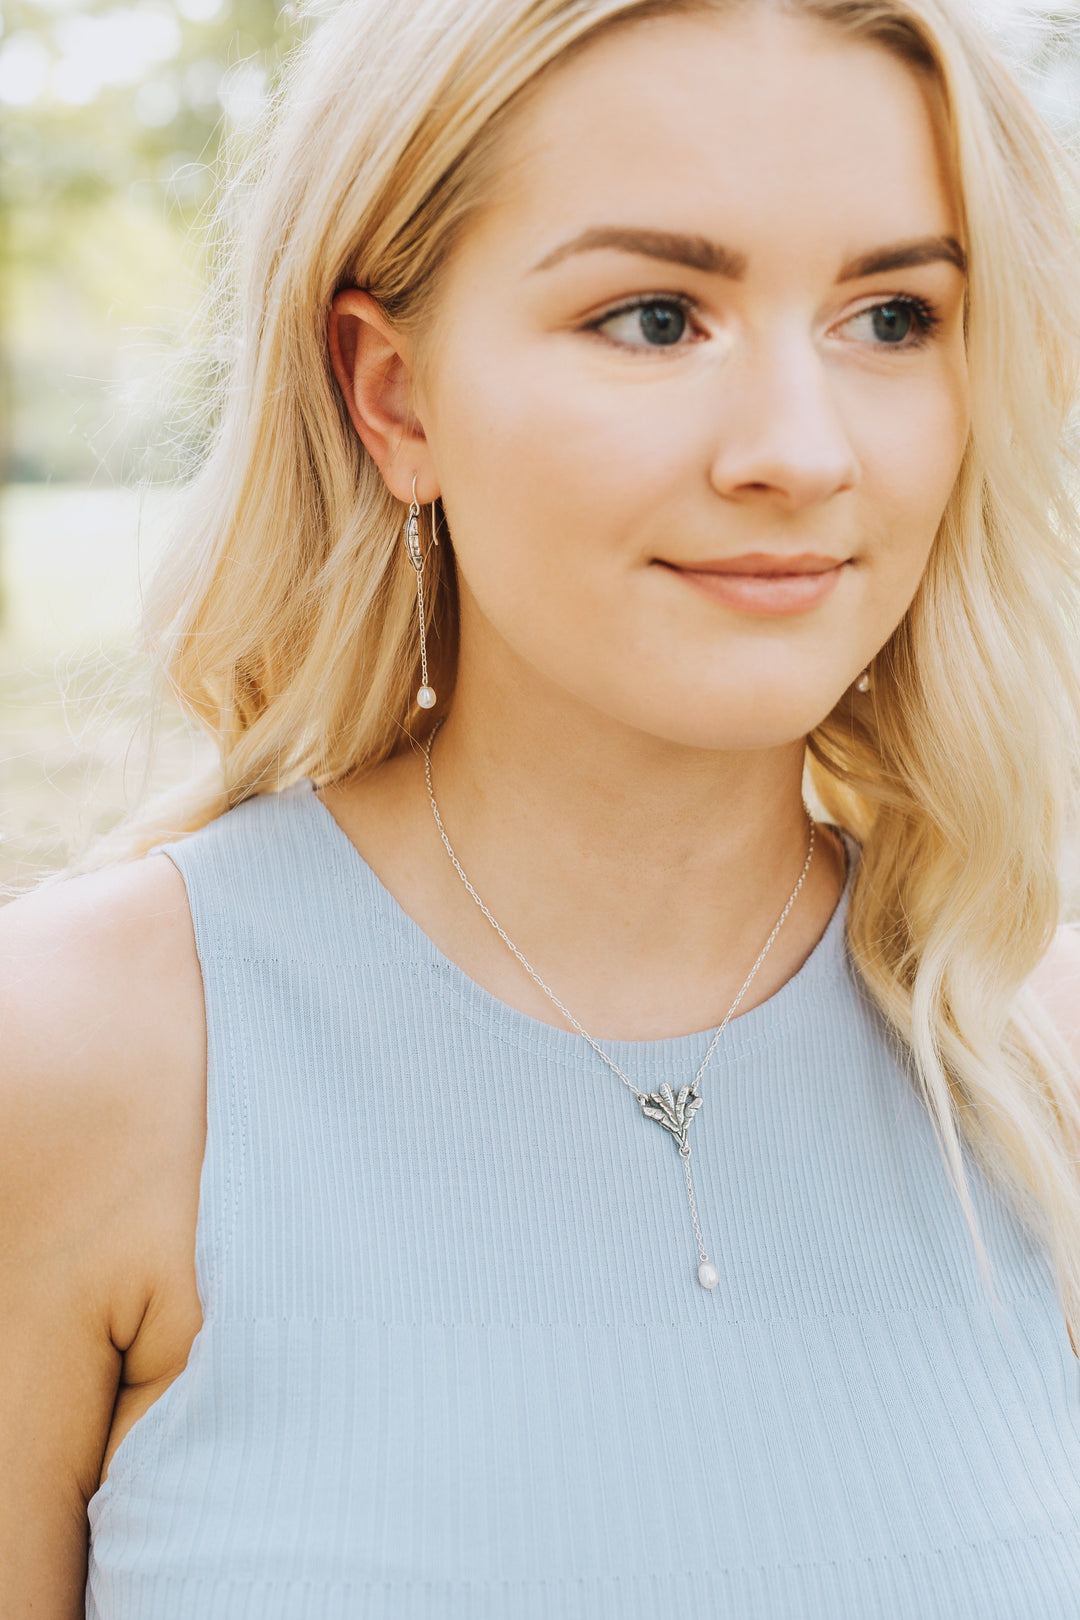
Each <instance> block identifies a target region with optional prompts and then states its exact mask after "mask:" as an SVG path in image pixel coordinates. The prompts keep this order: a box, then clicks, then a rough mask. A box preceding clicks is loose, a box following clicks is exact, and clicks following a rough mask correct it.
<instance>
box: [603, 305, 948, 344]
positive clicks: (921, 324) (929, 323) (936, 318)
mask: <svg viewBox="0 0 1080 1620" xmlns="http://www.w3.org/2000/svg"><path fill="white" fill-rule="evenodd" d="M653 304H667V305H670V306H671V307H673V308H675V309H681V310H682V312H683V314H684V315H686V316H687V317H688V318H692V317H693V316H694V315H695V314H696V313H697V305H696V304H695V302H694V300H693V299H692V298H686V297H684V296H683V295H681V294H678V293H663V294H658V293H651V294H648V295H646V296H643V297H640V298H632V299H630V300H629V301H628V302H627V303H625V304H618V305H617V306H616V307H615V308H614V309H608V310H605V311H604V313H603V314H602V315H599V316H597V317H596V318H595V319H594V320H591V321H588V322H587V323H586V326H585V328H584V329H585V331H587V332H600V329H601V327H603V326H605V325H606V324H607V322H608V321H613V320H614V319H615V317H616V316H617V315H629V314H632V313H633V311H634V310H635V309H648V308H649V307H650V306H651V305H653ZM890 304H891V305H896V304H902V305H903V306H904V308H905V309H910V310H911V311H912V312H913V314H914V315H915V319H916V321H917V323H918V328H917V335H916V336H915V338H914V340H913V341H911V342H905V343H901V344H895V345H890V344H887V343H881V344H877V345H875V346H876V347H878V348H882V349H887V348H890V347H894V348H897V349H900V350H905V349H919V348H921V347H922V346H923V344H924V343H927V342H929V340H930V339H931V338H932V337H933V335H934V333H935V332H936V331H937V329H938V327H939V326H940V325H941V316H940V315H939V314H938V312H937V310H936V309H935V307H934V305H933V304H931V303H930V302H929V301H928V300H927V299H925V298H920V297H918V296H917V295H916V294H914V293H897V294H896V296H895V297H893V298H883V299H881V300H880V301H879V302H878V303H876V304H868V305H867V306H866V308H865V309H860V310H857V311H856V313H855V314H854V315H849V316H848V320H849V321H854V320H858V318H859V316H860V315H870V314H872V313H873V311H874V310H875V309H883V308H886V307H887V306H889V305H890ZM844 324H845V325H846V324H847V323H846V322H845V323H844ZM607 341H608V342H610V343H614V344H615V345H616V347H617V348H622V349H631V350H635V351H636V350H638V348H639V346H638V345H637V344H631V343H620V342H619V340H618V339H617V338H609V339H608V340H607ZM671 347H672V348H674V347H676V345H674V344H672V345H671ZM678 347H684V345H681V344H680V345H678ZM640 348H641V351H642V352H645V351H648V350H652V351H653V352H656V351H657V350H659V351H660V352H663V348H664V345H662V344H643V345H641V346H640Z"/></svg>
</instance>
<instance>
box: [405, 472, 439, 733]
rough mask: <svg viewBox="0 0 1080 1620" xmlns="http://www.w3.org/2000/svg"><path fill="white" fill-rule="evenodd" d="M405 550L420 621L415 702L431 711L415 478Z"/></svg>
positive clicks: (434, 532) (434, 698) (432, 695)
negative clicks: (410, 568)
mask: <svg viewBox="0 0 1080 1620" xmlns="http://www.w3.org/2000/svg"><path fill="white" fill-rule="evenodd" d="M431 538H432V540H433V541H434V542H435V544H436V545H438V543H439V535H438V531H437V529H436V527H435V502H434V501H432V503H431ZM405 550H406V551H407V552H408V553H409V561H410V562H411V563H412V565H413V567H414V568H415V569H416V611H417V616H418V618H419V621H420V689H419V691H418V692H417V694H416V701H417V703H418V704H419V705H420V707H421V708H422V709H433V708H434V707H435V705H436V703H437V702H438V701H439V700H438V698H437V696H436V694H435V690H434V688H433V687H431V686H429V685H428V667H427V632H426V630H425V628H424V554H423V552H422V551H421V550H420V506H419V503H418V501H417V499H416V479H415V478H414V479H413V481H412V500H411V501H410V502H409V516H408V521H407V522H406V524H405Z"/></svg>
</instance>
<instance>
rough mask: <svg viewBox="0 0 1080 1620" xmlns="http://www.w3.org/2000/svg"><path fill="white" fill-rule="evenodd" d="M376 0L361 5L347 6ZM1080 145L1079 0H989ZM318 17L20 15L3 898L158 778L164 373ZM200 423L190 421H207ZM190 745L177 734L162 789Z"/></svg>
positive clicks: (3, 273)
mask: <svg viewBox="0 0 1080 1620" xmlns="http://www.w3.org/2000/svg"><path fill="white" fill-rule="evenodd" d="M346 3H354V4H363V3H364V0H346ZM975 9H976V10H977V11H979V12H980V13H981V15H982V16H983V17H984V18H985V20H986V21H987V23H988V24H989V25H990V26H991V27H992V28H993V29H994V30H995V32H996V33H997V34H998V35H999V37H1000V39H1001V41H1002V43H1003V45H1004V48H1005V50H1006V52H1007V54H1008V57H1009V60H1010V62H1011V63H1012V65H1013V67H1014V70H1015V71H1016V73H1017V75H1018V76H1019V77H1020V78H1021V80H1022V81H1023V82H1024V83H1025V84H1026V85H1027V86H1028V88H1029V90H1030V92H1031V94H1032V95H1033V96H1034V97H1035V99H1036V101H1037V102H1038V103H1039V105H1040V106H1041V108H1042V109H1043V111H1044V113H1045V114H1046V116H1047V118H1048V119H1049V121H1050V122H1051V124H1052V125H1053V126H1054V128H1055V129H1056V130H1057V131H1058V133H1059V134H1060V135H1061V137H1062V138H1063V139H1064V141H1065V142H1066V144H1067V145H1069V146H1070V147H1071V148H1072V149H1073V150H1076V148H1077V146H1078V145H1080V0H1059V3H1058V4H1056V5H1054V4H1049V3H1045V0H978V3H977V4H976V7H975ZM305 26H306V24H305V22H304V20H303V17H302V15H301V14H300V13H299V10H298V8H296V7H294V6H292V5H285V6H280V5H278V4H276V3H275V0H138V3H137V4H134V5H120V6H118V5H111V4H104V3H99V0H5V4H4V10H3V18H2V29H3V31H2V34H0V160H2V163H3V172H2V182H0V482H2V490H0V888H3V889H6V890H8V891H9V892H10V891H11V890H12V889H15V888H23V887H26V886H27V885H29V884H30V883H32V882H33V881H35V880H36V879H37V878H38V877H40V876H41V875H43V874H45V873H47V872H49V871H54V870H56V869H58V868H60V867H62V866H63V865H64V864H65V862H66V861H67V860H68V859H69V858H70V857H71V856H72V855H73V854H74V853H76V852H77V851H78V849H79V848H80V847H82V846H84V845H85V843H86V842H87V841H88V840H89V839H90V838H91V836H92V835H93V834H94V833H95V832H96V831H98V830H102V829H104V828H106V827H108V826H110V825H111V824H112V823H114V822H115V821H116V820H117V819H118V818H119V816H120V815H121V814H122V813H123V811H124V809H125V808H126V806H127V804H128V803H129V802H130V800H131V799H132V797H133V796H134V795H135V794H137V793H138V792H139V790H140V789H141V788H142V786H143V771H142V758H143V749H142V744H141V741H140V739H139V737H138V735H137V733H138V720H139V711H140V698H139V695H138V689H137V686H134V685H133V684H132V679H131V675H132V668H133V649H134V632H135V626H136V622H137V616H138V606H139V596H140V589H141V582H142V581H143V580H144V579H145V577H146V574H147V572H148V571H149V570H150V569H151V568H152V566H153V562H154V558H155V556H156V554H157V552H158V550H159V548H160V546H161V544H162V537H163V536H164V534H165V533H166V531H167V523H168V510H169V499H170V497H169V494H168V487H167V486H168V482H169V480H170V479H174V478H176V477H177V475H178V474H182V471H183V467H184V463H185V458H189V457H190V455H191V453H192V452H193V451H194V450H196V449H197V444H195V443H194V442H193V436H194V438H196V439H197V434H198V412H197V411H195V412H194V413H192V411H191V407H190V390H191V387H192V380H191V377H190V375H189V376H187V378H186V387H187V390H188V406H187V410H186V413H185V417H184V422H185V426H184V428H183V431H181V430H180V428H179V427H178V424H177V420H176V418H175V416H173V415H171V414H170V412H169V410H168V407H167V403H166V396H167V389H166V388H165V387H163V381H165V380H167V378H168V377H169V375H170V373H171V370H172V369H173V368H174V367H175V364H176V356H177V355H178V353H180V352H182V348H183V344H184V342H185V339H188V340H190V337H191V335H192V331H191V323H192V321H193V319H194V318H195V317H196V314H197V312H198V310H199V308H200V301H201V299H202V297H203V293H204V289H205V281H206V274H207V257H208V251H209V250H208V245H207V244H208V234H207V229H206V220H207V212H206V211H207V206H208V204H209V202H210V200H211V197H212V193H213V190H214V185H215V180H216V177H217V174H218V171H219V162H220V159H221V158H222V156H223V154H225V153H227V152H232V151H234V150H240V149H242V147H243V143H244V141H245V139H246V138H248V137H249V136H250V132H251V131H252V130H253V129H254V128H255V127H256V125H257V123H258V120H259V118H260V116H261V115H262V113H263V111H264V109H265V105H266V101H267V97H268V95H269V94H270V93H271V92H272V89H273V85H274V81H275V76H276V74H277V72H278V69H279V66H280V63H281V61H282V59H283V57H284V56H285V54H286V53H287V51H288V49H289V47H290V45H291V44H292V43H294V42H295V40H296V39H297V38H298V37H299V35H300V34H301V32H302V31H303V28H304V27H305ZM193 424H194V426H193ZM192 746H193V744H192V742H191V741H190V739H189V738H188V737H187V736H186V734H185V733H184V732H183V730H182V729H181V728H180V726H179V725H177V727H176V728H175V730H174V731H172V732H167V733H166V736H165V738H164V743H163V745H162V747H161V749H160V751H159V757H158V759H157V763H156V766H155V772H156V774H155V777H154V780H155V781H156V782H158V783H161V784H164V783H165V782H166V781H167V780H169V779H171V778H172V777H176V776H179V775H180V774H182V772H183V771H184V770H185V769H186V768H187V766H188V763H189V761H190V758H191V749H192Z"/></svg>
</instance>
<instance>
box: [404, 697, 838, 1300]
mask: <svg viewBox="0 0 1080 1620" xmlns="http://www.w3.org/2000/svg"><path fill="white" fill-rule="evenodd" d="M442 724H443V722H442V721H441V720H440V721H439V724H438V725H437V726H436V727H435V728H434V730H433V731H432V733H431V735H430V736H429V737H428V740H427V743H426V744H425V747H424V776H425V778H426V781H427V792H428V800H429V802H430V804H431V813H432V815H433V816H434V817H435V825H436V826H437V827H438V829H439V837H440V838H441V839H442V841H443V845H444V847H445V849H446V853H447V854H448V855H449V857H450V859H451V861H452V862H453V864H454V870H455V871H456V872H457V875H458V877H459V878H460V879H461V881H462V883H463V884H464V885H465V887H466V889H467V890H468V891H469V893H470V894H471V895H472V898H473V900H474V901H475V902H476V904H477V905H478V906H479V908H480V910H481V911H482V912H483V914H484V916H485V917H486V918H487V920H488V922H489V923H490V924H491V926H492V928H494V930H495V932H496V933H497V934H498V936H499V938H500V939H501V940H502V942H503V944H504V945H505V946H506V947H507V949H508V950H509V951H511V952H512V953H513V955H514V956H516V957H517V959H518V961H519V962H520V963H521V965H522V967H523V968H524V969H525V971H526V973H527V974H528V975H529V977H530V979H532V980H533V982H534V983H535V984H537V985H539V987H540V989H541V990H542V991H543V992H544V994H545V996H547V998H548V1000H549V1001H550V1002H552V1004H553V1005H554V1006H556V1007H557V1008H558V1009H559V1011H560V1012H561V1013H562V1015H563V1017H564V1018H565V1019H566V1021H567V1023H568V1024H569V1025H570V1027H571V1029H572V1030H574V1031H575V1033H576V1034H578V1035H580V1036H581V1038H582V1039H583V1040H586V1041H588V1043H589V1045H590V1046H591V1047H592V1049H593V1051H594V1052H595V1053H596V1055H597V1057H599V1058H602V1059H603V1061H604V1062H605V1063H606V1064H607V1066H608V1068H609V1069H610V1070H611V1072H612V1074H615V1075H618V1077H619V1079H620V1080H621V1081H622V1083H623V1085H624V1086H628V1087H629V1088H630V1090H631V1091H632V1092H633V1093H634V1096H635V1097H636V1098H637V1100H638V1103H639V1104H640V1106H641V1112H642V1113H643V1114H644V1115H645V1117H646V1118H647V1119H655V1120H656V1122H657V1124H658V1125H660V1126H662V1127H663V1129H664V1130H665V1131H668V1132H669V1133H670V1134H671V1135H672V1136H673V1137H674V1138H675V1141H676V1142H677V1143H678V1147H679V1156H680V1157H681V1159H682V1166H683V1172H684V1174H685V1176H686V1196H687V1200H688V1202H689V1205H690V1220H691V1222H692V1223H693V1227H694V1237H695V1239H696V1240H697V1249H698V1268H697V1278H698V1282H699V1283H700V1284H701V1286H702V1288H715V1287H716V1285H717V1283H718V1282H719V1281H720V1274H719V1272H718V1271H717V1269H716V1267H715V1266H714V1265H713V1263H712V1261H711V1260H710V1259H709V1253H708V1250H707V1249H706V1247H705V1239H704V1238H703V1237H702V1235H701V1223H700V1221H699V1220H698V1212H697V1200H696V1199H695V1197H694V1182H693V1177H692V1176H691V1173H690V1141H689V1131H690V1121H691V1120H692V1119H693V1117H694V1115H695V1114H696V1113H697V1111H698V1109H699V1108H700V1107H701V1105H702V1103H703V1101H704V1098H703V1097H702V1096H701V1093H700V1092H699V1090H698V1086H699V1084H700V1082H701V1077H702V1075H703V1074H704V1073H705V1070H706V1069H707V1068H708V1066H709V1059H710V1058H711V1057H712V1055H713V1053H714V1052H715V1051H716V1045H717V1042H718V1041H719V1039H720V1037H721V1035H722V1034H723V1033H724V1030H725V1029H726V1027H727V1024H728V1020H729V1019H730V1018H731V1016H732V1014H733V1013H734V1011H735V1009H736V1007H738V1005H739V1003H740V1001H741V1000H742V998H743V996H744V995H745V994H746V992H747V990H748V989H749V988H750V984H751V981H752V980H753V977H754V975H755V973H756V972H757V970H758V968H759V967H760V966H761V964H762V962H763V961H764V960H765V957H766V955H767V953H768V950H769V947H770V945H771V944H772V942H773V940H774V939H775V938H776V936H777V934H778V933H779V932H780V929H781V928H782V927H783V925H784V921H785V919H786V918H787V915H788V912H789V911H790V910H791V908H792V906H793V905H794V904H795V899H796V896H797V895H798V893H799V890H800V889H801V888H802V886H803V881H804V879H805V877H806V874H807V872H808V871H809V870H810V861H811V859H812V857H813V854H814V832H815V823H814V818H813V816H812V815H811V814H810V812H809V810H807V812H806V817H807V820H808V821H809V823H810V847H809V848H808V849H807V851H806V859H805V861H804V862H803V869H802V871H801V872H800V873H799V881H798V883H796V885H795V887H794V888H793V889H792V891H791V894H790V896H789V897H788V902H787V905H786V906H785V907H784V909H783V911H782V912H781V913H780V915H779V917H778V918H777V919H776V923H775V925H774V927H773V931H772V933H771V934H770V935H769V937H768V939H767V940H766V941H765V944H764V945H763V946H762V949H761V953H760V955H759V956H758V959H757V961H756V962H755V963H754V965H753V967H752V968H751V969H750V972H749V973H748V974H747V975H746V978H745V980H744V981H743V986H742V989H741V990H740V991H739V993H738V995H737V996H736V997H735V1000H734V1001H733V1002H732V1003H731V1006H730V1007H729V1008H728V1010H727V1012H726V1013H725V1014H724V1020H723V1023H721V1025H720V1027H719V1028H718V1029H717V1030H716V1032H715V1034H714V1035H713V1037H712V1040H711V1041H710V1042H709V1049H708V1051H707V1052H706V1053H705V1056H704V1057H703V1058H702V1060H701V1062H700V1064H699V1065H698V1071H697V1073H696V1074H695V1076H694V1078H693V1080H692V1081H691V1082H690V1084H689V1085H688V1086H683V1087H682V1088H681V1090H680V1091H679V1094H678V1096H676V1095H675V1093H674V1092H673V1091H672V1088H671V1087H670V1086H669V1085H667V1084H666V1083H665V1084H664V1085H662V1086H661V1087H660V1089H659V1091H649V1092H645V1091H639V1090H638V1088H637V1086H635V1084H634V1082H633V1081H632V1080H631V1079H630V1077H629V1076H628V1075H626V1074H624V1073H623V1071H622V1070H621V1069H620V1068H619V1065H618V1064H617V1063H616V1062H615V1060H614V1058H611V1057H609V1056H608V1054H607V1053H606V1052H605V1051H604V1049H603V1047H602V1046H601V1045H600V1043H599V1042H598V1041H595V1040H594V1039H593V1037H592V1036H591V1035H590V1034H589V1032H588V1030H587V1029H585V1028H583V1026H582V1025H581V1024H580V1023H579V1022H578V1020H577V1019H576V1018H575V1017H574V1015H573V1013H572V1012H571V1011H570V1009H569V1007H567V1006H566V1005H565V1004H564V1003H563V1002H562V1001H560V1000H559V997H558V996H557V995H556V994H555V992H554V990H552V989H551V987H550V985H547V984H545V983H544V981H543V979H542V978H541V977H540V975H539V973H537V971H536V969H535V968H534V967H533V966H532V964H531V963H530V962H528V961H526V959H525V957H524V956H523V955H522V954H521V952H520V951H519V950H518V948H517V946H516V945H515V944H514V942H513V940H512V939H511V938H510V936H509V934H508V933H507V932H506V930H505V929H504V928H503V927H501V925H500V924H499V923H498V922H496V920H495V918H494V917H493V916H492V915H491V912H490V911H489V910H488V908H487V906H485V904H484V902H483V901H482V900H481V898H480V896H479V895H478V894H477V892H476V890H475V889H474V888H473V886H472V884H471V883H470V882H469V879H468V877H467V876H466V874H465V870H464V868H463V867H462V864H461V862H460V861H459V860H458V858H457V856H456V855H455V853H454V846H453V845H452V844H451V842H450V839H449V838H448V837H447V833H446V828H445V827H444V826H443V819H442V816H441V815H440V814H439V806H438V804H437V802H436V799H435V789H434V788H433V787H432V784H431V747H432V744H433V743H434V741H435V737H436V733H437V732H438V731H439V729H440V727H441V726H442ZM804 808H805V806H804Z"/></svg>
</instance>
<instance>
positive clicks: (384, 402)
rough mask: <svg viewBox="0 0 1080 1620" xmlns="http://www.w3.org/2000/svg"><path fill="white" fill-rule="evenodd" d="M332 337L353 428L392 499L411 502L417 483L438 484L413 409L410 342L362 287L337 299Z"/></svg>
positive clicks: (334, 362) (332, 311)
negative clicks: (414, 483) (413, 486)
mask: <svg viewBox="0 0 1080 1620" xmlns="http://www.w3.org/2000/svg"><path fill="white" fill-rule="evenodd" d="M327 336H328V339H329V345H330V360H331V364H332V366H333V368H334V376H335V377H336V378H337V382H338V386H339V388H340V389H341V392H342V395H343V397H344V400H345V405H346V408H347V409H348V412H349V417H350V420H351V421H352V424H353V427H354V428H355V429H356V431H357V434H358V435H359V437H360V439H361V440H362V442H363V445H364V448H365V449H366V450H367V451H368V453H369V454H370V456H371V457H372V460H373V461H374V462H375V463H376V465H377V466H378V468H379V470H380V472H381V473H382V475H383V478H384V479H385V480H386V485H387V488H388V489H389V490H390V492H391V494H393V495H395V496H396V497H397V498H398V500H401V501H407V500H408V499H409V496H410V494H411V491H412V481H413V479H414V478H416V477H419V481H420V483H421V484H422V485H426V484H428V483H430V482H432V481H433V469H432V467H431V457H430V452H429V449H428V443H427V438H426V436H425V434H424V429H423V425H422V424H421V423H420V422H419V421H418V420H417V418H416V415H415V414H414V412H413V409H412V401H411V384H412V372H411V367H410V359H411V355H410V349H409V344H408V340H407V339H406V338H405V336H404V335H403V334H402V333H400V332H398V331H397V330H396V329H395V328H394V327H393V326H392V325H391V323H390V321H389V320H388V319H387V317H386V315H385V314H384V313H383V310H382V307H381V305H380V304H379V303H378V301H377V299H375V298H373V297H372V296H371V294H370V293H367V292H362V291H361V290H360V289H359V288H356V287H349V288H346V289H345V290H344V291H343V292H340V293H338V294H337V296H336V297H335V298H334V301H333V303H332V304H331V306H330V318H329V324H328V332H327ZM423 498H424V499H425V500H426V499H432V498H434V493H433V494H432V495H427V494H426V493H425V495H424V497H423Z"/></svg>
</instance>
